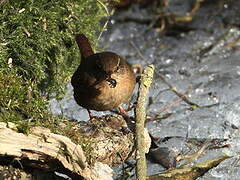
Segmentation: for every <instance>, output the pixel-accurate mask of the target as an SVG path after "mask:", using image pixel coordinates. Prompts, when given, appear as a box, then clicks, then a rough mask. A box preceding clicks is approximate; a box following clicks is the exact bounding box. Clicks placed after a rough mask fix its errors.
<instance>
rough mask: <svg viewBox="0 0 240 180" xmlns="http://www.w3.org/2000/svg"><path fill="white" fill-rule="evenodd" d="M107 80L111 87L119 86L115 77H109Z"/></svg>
mask: <svg viewBox="0 0 240 180" xmlns="http://www.w3.org/2000/svg"><path fill="white" fill-rule="evenodd" d="M106 81H107V82H108V83H109V86H110V87H111V88H115V87H116V86H117V81H116V80H115V79H113V78H108V79H107V80H106Z"/></svg>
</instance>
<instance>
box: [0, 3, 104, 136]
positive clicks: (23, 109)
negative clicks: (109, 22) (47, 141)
mask: <svg viewBox="0 0 240 180" xmlns="http://www.w3.org/2000/svg"><path fill="white" fill-rule="evenodd" d="M104 16H106V12H105V9H104V7H103V6H102V5H101V4H99V2H98V1H97V0H65V1H62V0H4V1H0V121H13V122H15V123H16V124H17V125H18V129H19V130H20V131H24V132H26V130H27V129H28V127H29V125H42V126H45V127H50V129H52V130H54V131H55V132H56V131H58V130H57V129H56V128H57V127H59V126H58V125H59V123H60V122H61V121H62V120H63V119H64V118H60V117H54V116H53V115H51V114H50V113H49V112H48V110H47V109H48V108H47V105H48V100H47V96H46V95H49V94H52V93H53V92H54V93H55V94H61V93H62V92H64V91H63V90H64V84H65V83H66V82H68V81H69V80H70V75H71V74H72V72H73V71H74V70H75V69H76V67H77V65H78V64H79V60H80V57H79V52H78V50H77V47H76V44H75V42H74V34H76V33H79V32H83V33H85V34H87V36H88V37H90V39H91V40H92V41H94V39H96V38H95V35H96V32H99V31H101V26H100V19H101V18H102V17H104ZM94 42H96V41H94ZM70 126H71V125H70ZM66 127H68V125H67V126H66ZM61 129H62V128H61Z"/></svg>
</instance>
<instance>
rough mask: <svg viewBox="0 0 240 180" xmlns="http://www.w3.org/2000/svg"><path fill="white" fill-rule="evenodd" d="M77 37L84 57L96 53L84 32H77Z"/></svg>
mask: <svg viewBox="0 0 240 180" xmlns="http://www.w3.org/2000/svg"><path fill="white" fill-rule="evenodd" d="M75 39H76V42H77V44H78V47H79V50H80V53H81V56H82V58H83V59H84V58H86V57H88V56H91V55H93V54H94V52H93V49H92V47H91V44H90V42H89V40H88V38H87V37H86V36H85V35H84V34H77V35H76V37H75Z"/></svg>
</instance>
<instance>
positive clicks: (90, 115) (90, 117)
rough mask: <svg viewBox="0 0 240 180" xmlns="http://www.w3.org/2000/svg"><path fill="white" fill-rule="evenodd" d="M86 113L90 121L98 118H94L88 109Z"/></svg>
mask: <svg viewBox="0 0 240 180" xmlns="http://www.w3.org/2000/svg"><path fill="white" fill-rule="evenodd" d="M87 112H88V115H89V119H90V120H92V119H96V118H98V117H97V116H94V115H93V114H92V113H91V111H90V110H89V109H87Z"/></svg>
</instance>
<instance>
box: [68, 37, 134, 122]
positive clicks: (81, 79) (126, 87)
mask: <svg viewBox="0 0 240 180" xmlns="http://www.w3.org/2000/svg"><path fill="white" fill-rule="evenodd" d="M76 42H77V44H78V47H79V49H80V53H81V64H80V65H79V67H78V68H77V70H76V72H75V73H74V74H73V76H72V80H71V84H72V86H73V90H74V99H75V100H76V102H77V104H78V105H80V106H82V107H84V108H86V109H87V110H88V112H89V116H90V118H91V114H90V110H96V111H106V110H112V109H115V108H118V107H120V106H121V105H122V104H124V103H127V102H128V101H129V100H130V98H131V95H132V92H133V89H134V87H135V84H136V78H135V74H134V72H133V71H132V69H131V66H130V65H129V64H128V63H127V61H126V60H124V59H123V58H122V57H121V56H119V55H117V54H116V53H113V52H101V53H94V52H93V50H92V48H91V45H90V43H89V41H88V39H87V37H86V36H85V35H83V34H79V35H76Z"/></svg>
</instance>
